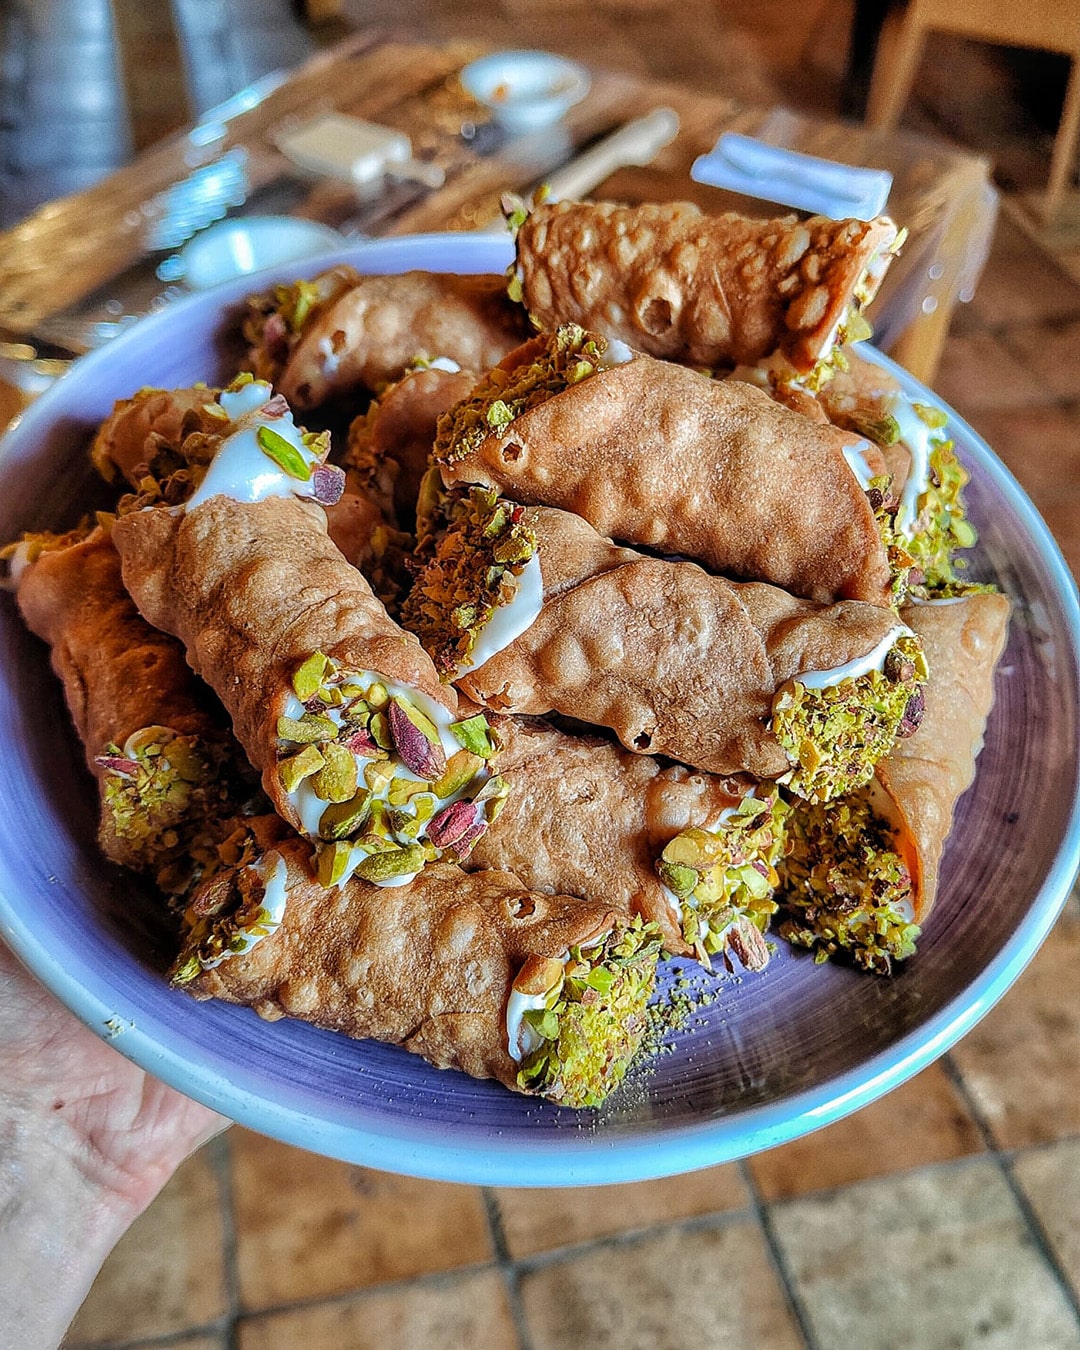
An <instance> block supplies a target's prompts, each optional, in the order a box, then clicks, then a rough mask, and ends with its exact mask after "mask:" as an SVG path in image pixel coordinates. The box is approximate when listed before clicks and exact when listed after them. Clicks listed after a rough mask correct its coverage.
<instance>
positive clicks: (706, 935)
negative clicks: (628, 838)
mask: <svg viewBox="0 0 1080 1350" xmlns="http://www.w3.org/2000/svg"><path fill="white" fill-rule="evenodd" d="M758 792H759V793H760V795H759V796H757V795H754V794H749V795H747V796H746V797H744V798H743V799H742V801H741V802H740V803H739V805H738V807H737V808H736V809H735V810H734V811H733V812H732V813H731V815H729V816H728V817H727V819H726V820H725V821H723V822H722V823H721V824H720V825H718V826H716V827H715V828H714V829H711V830H703V829H693V828H691V829H686V830H683V831H682V833H681V834H678V835H676V836H675V838H674V839H672V840H671V841H670V843H669V844H668V845H667V846H666V847H665V849H664V851H663V853H662V854H661V855H660V858H659V860H658V862H657V865H656V870H657V873H658V875H659V877H660V880H661V881H662V882H663V883H664V885H665V886H667V887H668V889H669V890H671V891H672V892H673V894H674V895H676V896H677V897H678V900H679V903H680V911H681V924H682V934H683V938H684V940H685V941H686V943H687V945H688V946H689V947H691V948H692V949H693V950H694V951H695V952H696V953H697V956H698V959H699V960H700V961H701V962H702V963H703V964H704V965H706V966H709V965H710V961H709V958H710V957H711V956H714V955H716V954H717V953H718V952H722V951H724V950H725V949H726V948H727V947H728V946H729V945H733V943H732V933H733V931H734V929H735V928H736V927H737V926H738V924H739V923H740V921H747V922H749V923H751V924H752V925H753V926H754V927H755V928H757V929H758V931H759V932H761V933H764V932H765V931H766V930H767V929H768V926H769V921H770V919H771V918H772V916H773V914H775V912H776V908H777V906H776V901H775V900H774V898H773V892H774V891H775V889H776V885H777V882H778V875H777V870H776V869H777V867H778V865H779V862H780V860H781V858H782V857H783V855H784V847H785V841H786V822H787V817H788V806H787V804H786V802H784V800H783V799H782V798H781V797H780V795H779V793H778V792H775V791H773V792H768V791H766V789H764V788H759V789H758ZM736 945H737V944H736Z"/></svg>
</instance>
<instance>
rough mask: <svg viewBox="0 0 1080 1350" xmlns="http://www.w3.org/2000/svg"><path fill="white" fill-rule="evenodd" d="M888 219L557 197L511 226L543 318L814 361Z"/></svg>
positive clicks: (657, 345) (728, 359) (722, 353)
mask: <svg viewBox="0 0 1080 1350" xmlns="http://www.w3.org/2000/svg"><path fill="white" fill-rule="evenodd" d="M895 237H896V228H895V226H894V225H893V224H892V222H891V221H888V220H885V219H884V218H879V219H877V220H873V221H858V220H839V221H838V220H829V219H828V218H826V217H824V216H814V217H812V218H811V219H809V220H804V221H800V220H799V219H798V218H797V217H796V216H784V217H781V218H780V219H777V220H751V219H748V218H746V217H744V216H739V215H735V214H734V213H728V214H726V215H722V216H705V215H702V213H701V212H700V211H699V210H698V209H697V207H696V206H694V205H692V204H691V203H688V202H670V203H661V204H654V203H647V204H644V205H640V206H620V205H617V204H615V203H613V202H566V201H564V202H556V203H554V204H553V205H542V206H538V207H536V208H535V209H534V210H533V211H532V212H531V213H530V214H529V216H528V218H527V219H526V220H525V222H524V224H523V225H522V226H521V228H520V230H519V231H518V236H517V256H518V267H519V271H520V274H521V277H522V288H523V293H524V300H525V307H526V308H527V309H528V311H529V314H530V315H531V316H532V318H533V320H534V322H535V323H536V324H537V326H538V327H541V328H547V327H553V326H554V325H556V324H559V323H579V324H581V325H582V326H583V327H585V328H591V329H595V330H596V331H597V332H600V333H603V334H604V335H605V336H606V337H609V338H612V337H615V338H620V339H621V340H622V341H624V342H628V343H629V344H630V346H632V347H635V348H636V349H637V350H639V351H643V352H648V353H649V354H650V355H651V356H657V357H662V358H664V359H666V360H669V361H682V362H685V363H686V364H689V365H699V366H708V367H716V366H737V365H754V364H755V363H756V362H758V361H760V360H762V359H763V358H764V357H766V356H769V355H771V354H772V353H773V352H775V351H777V350H779V351H782V352H783V353H784V355H785V356H787V358H788V360H789V361H791V363H792V364H793V365H794V366H795V367H796V369H798V370H809V369H810V368H811V367H812V366H813V365H814V363H815V362H816V361H817V360H818V359H819V358H820V357H821V355H822V354H823V352H824V351H825V349H826V348H827V346H828V344H829V340H830V337H831V335H832V334H833V333H834V331H835V328H836V325H837V323H838V322H839V321H840V318H841V316H842V315H843V312H844V310H845V308H846V307H847V305H848V304H849V302H850V301H851V300H852V297H853V293H854V291H855V288H856V286H857V284H858V282H859V280H860V278H861V277H862V275H863V273H864V271H865V269H866V266H867V264H868V263H869V262H870V260H871V258H872V257H873V256H874V254H875V253H877V252H878V251H879V250H880V249H882V248H884V247H887V246H888V244H890V243H891V242H892V241H893V239H894V238H895Z"/></svg>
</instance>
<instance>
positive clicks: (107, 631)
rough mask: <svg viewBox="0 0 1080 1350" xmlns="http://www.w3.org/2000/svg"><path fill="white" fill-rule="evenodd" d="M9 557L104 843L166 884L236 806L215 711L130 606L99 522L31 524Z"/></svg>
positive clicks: (225, 737) (164, 641)
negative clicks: (56, 687)
mask: <svg viewBox="0 0 1080 1350" xmlns="http://www.w3.org/2000/svg"><path fill="white" fill-rule="evenodd" d="M9 568H10V579H11V585H12V588H13V589H14V591H15V598H16V601H17V603H18V606H19V609H20V611H21V613H22V615H23V618H24V619H25V620H26V623H27V625H28V627H29V628H30V629H31V630H32V631H33V632H34V633H36V634H37V635H38V637H40V638H43V639H44V641H46V642H47V643H48V644H49V646H50V648H51V649H52V650H51V659H52V666H53V669H54V670H55V671H56V673H57V675H58V676H59V677H60V680H61V682H62V683H63V686H64V694H65V697H66V699H67V704H68V707H69V709H70V710H71V716H72V720H73V721H74V723H75V729H76V731H77V732H78V735H79V738H80V740H81V741H82V743H83V747H84V750H85V752H86V760H87V763H88V765H89V767H90V771H91V773H92V774H93V775H94V777H95V778H96V779H97V783H98V791H99V795H100V798H101V821H100V827H99V832H98V839H99V842H100V844H101V848H102V851H103V852H104V853H105V854H106V856H107V857H109V858H111V859H112V860H113V861H114V862H118V863H122V864H124V866H126V867H133V868H136V869H138V870H140V871H148V872H150V873H158V874H161V875H162V877H163V879H164V880H165V881H168V884H169V888H170V889H171V887H172V881H173V880H175V878H171V876H170V877H169V878H166V877H165V873H167V872H170V873H171V870H175V868H176V867H178V868H179V871H180V872H186V871H188V870H189V869H188V868H187V867H186V866H185V865H184V864H185V860H186V859H187V858H188V855H189V854H190V853H191V851H192V849H193V847H194V846H195V842H196V836H198V835H200V834H203V833H205V832H206V831H207V829H208V828H209V825H210V822H211V821H213V820H215V819H217V818H219V817H221V816H225V815H230V814H231V813H232V811H233V810H234V809H235V799H234V793H235V783H236V780H235V777H234V776H233V775H232V766H233V763H234V757H233V755H232V753H231V745H232V739H231V737H230V736H229V732H228V725H227V722H226V719H225V716H224V712H223V711H222V710H221V709H220V707H215V706H214V701H213V699H212V698H211V697H210V694H209V690H206V689H204V688H203V687H202V686H200V685H199V683H198V681H196V680H195V678H194V677H193V675H192V673H191V671H190V670H189V668H188V666H187V664H186V663H185V661H184V652H183V648H182V647H181V646H180V644H179V643H178V642H176V641H175V639H173V638H171V637H168V636H166V635H165V634H164V633H160V632H158V631H157V630H156V629H154V628H151V627H150V625H149V624H148V623H147V622H146V621H145V620H144V619H143V618H142V616H141V615H140V614H139V612H138V610H137V609H136V608H135V605H134V603H133V602H132V600H131V598H130V596H129V595H128V593H127V591H126V590H125V589H124V586H123V582H122V580H121V577H120V559H119V558H118V557H117V554H116V550H115V549H114V548H113V546H112V544H111V543H110V542H109V537H108V535H107V534H106V533H105V532H104V531H103V530H102V529H100V528H94V529H93V530H91V531H89V532H88V533H87V532H86V531H81V530H76V531H72V532H71V534H69V535H61V536H48V535H30V536H28V537H27V538H26V539H24V540H23V541H22V542H21V543H20V544H19V545H18V546H17V547H15V548H14V549H13V550H11V552H10V555H9ZM250 794H251V788H250V787H249V788H248V793H247V795H250Z"/></svg>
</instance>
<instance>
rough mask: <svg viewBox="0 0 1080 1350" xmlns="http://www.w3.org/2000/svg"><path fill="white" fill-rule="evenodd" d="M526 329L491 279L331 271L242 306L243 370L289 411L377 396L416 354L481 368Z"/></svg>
mask: <svg viewBox="0 0 1080 1350" xmlns="http://www.w3.org/2000/svg"><path fill="white" fill-rule="evenodd" d="M527 332H528V323H527V321H526V319H525V314H524V311H523V310H522V309H521V308H520V307H519V306H517V305H514V304H512V303H511V302H510V300H509V299H508V298H507V296H506V288H505V283H504V281H503V279H502V278H501V277H484V276H451V275H444V274H441V273H434V272H404V273H402V274H400V275H397V276H360V275H359V274H357V273H356V272H353V271H352V269H348V268H335V269H333V271H332V272H331V273H329V274H327V275H326V276H324V277H316V278H315V280H314V281H298V282H296V283H295V285H293V286H279V287H278V288H277V289H276V290H275V291H274V293H273V295H272V296H262V297H259V296H256V297H253V299H252V300H251V301H250V302H249V316H248V320H247V322H246V324H245V334H246V335H247V337H248V340H249V342H251V344H252V346H251V350H250V352H249V354H248V364H249V366H250V367H251V368H252V369H253V370H254V371H255V372H256V373H257V374H258V375H259V376H260V377H262V378H264V379H268V380H270V381H271V382H272V383H273V384H274V385H275V387H277V388H278V389H280V391H281V392H282V393H283V394H284V395H285V397H286V398H287V399H288V400H289V402H290V404H291V405H292V406H293V407H294V408H296V409H298V410H299V411H306V410H307V409H310V408H314V407H317V406H318V405H319V404H320V403H325V402H326V401H327V400H328V399H330V398H332V397H335V396H337V395H341V394H347V393H350V392H351V391H353V390H355V389H358V388H363V389H367V390H369V391H371V392H377V391H378V390H379V389H380V388H381V386H382V385H384V384H386V383H387V382H388V381H390V380H396V379H397V378H398V377H399V376H400V375H401V374H402V372H403V371H404V370H406V369H407V368H408V367H409V366H410V365H412V364H413V363H414V362H415V361H416V359H417V358H418V357H421V358H427V359H429V360H430V359H432V358H436V357H447V358H449V359H450V360H452V361H455V362H456V363H457V364H458V365H459V366H462V367H465V368H467V369H471V370H487V369H488V368H489V367H490V366H493V365H494V364H495V362H496V361H498V360H500V359H501V358H502V357H503V356H505V355H506V353H507V352H508V351H511V350H512V349H513V348H514V347H516V346H517V345H518V343H520V342H521V340H522V339H523V338H524V337H525V336H526V334H527Z"/></svg>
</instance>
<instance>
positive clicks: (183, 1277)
mask: <svg viewBox="0 0 1080 1350" xmlns="http://www.w3.org/2000/svg"><path fill="white" fill-rule="evenodd" d="M225 1311H226V1301H225V1282H224V1265H223V1238H222V1222H221V1198H220V1194H219V1190H218V1183H217V1178H216V1176H215V1174H214V1170H213V1167H212V1166H211V1161H210V1154H209V1152H208V1150H206V1149H203V1150H202V1151H201V1152H200V1153H196V1154H195V1156H194V1157H193V1158H189V1159H188V1161H187V1162H186V1163H184V1165H183V1166H182V1167H181V1168H180V1170H179V1171H178V1172H177V1173H176V1175H175V1176H174V1177H173V1179H172V1181H170V1182H169V1184H168V1185H167V1186H166V1187H165V1189H164V1190H163V1191H162V1192H161V1194H160V1195H159V1196H158V1198H157V1199H156V1200H155V1201H154V1203H153V1204H152V1205H151V1206H150V1208H149V1209H148V1210H147V1211H146V1213H145V1214H142V1215H141V1216H140V1217H139V1218H138V1219H136V1220H135V1222H134V1223H133V1224H132V1226H131V1227H130V1228H129V1229H128V1231H127V1233H126V1234H125V1235H124V1237H123V1238H121V1240H120V1242H119V1244H118V1245H117V1247H116V1249H115V1250H114V1251H113V1253H112V1255H111V1256H110V1257H109V1259H108V1260H107V1261H106V1262H105V1265H104V1266H103V1268H102V1270H101V1274H100V1275H99V1276H98V1278H97V1280H96V1281H95V1282H94V1286H93V1288H92V1289H91V1290H90V1293H89V1294H88V1295H87V1298H86V1302H85V1303H84V1304H83V1305H82V1307H81V1308H80V1310H79V1313H78V1316H77V1317H76V1318H75V1321H74V1323H73V1324H72V1328H71V1331H70V1333H69V1335H70V1342H71V1344H72V1345H80V1344H87V1343H94V1342H100V1341H112V1340H123V1341H132V1340H138V1339H139V1338H140V1337H144V1336H165V1335H168V1334H169V1333H170V1332H180V1331H184V1330H186V1329H187V1328H188V1327H197V1326H203V1325H205V1324H206V1323H207V1322H212V1321H214V1319H215V1318H217V1317H220V1316H222V1315H223V1314H224V1313H225Z"/></svg>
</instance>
